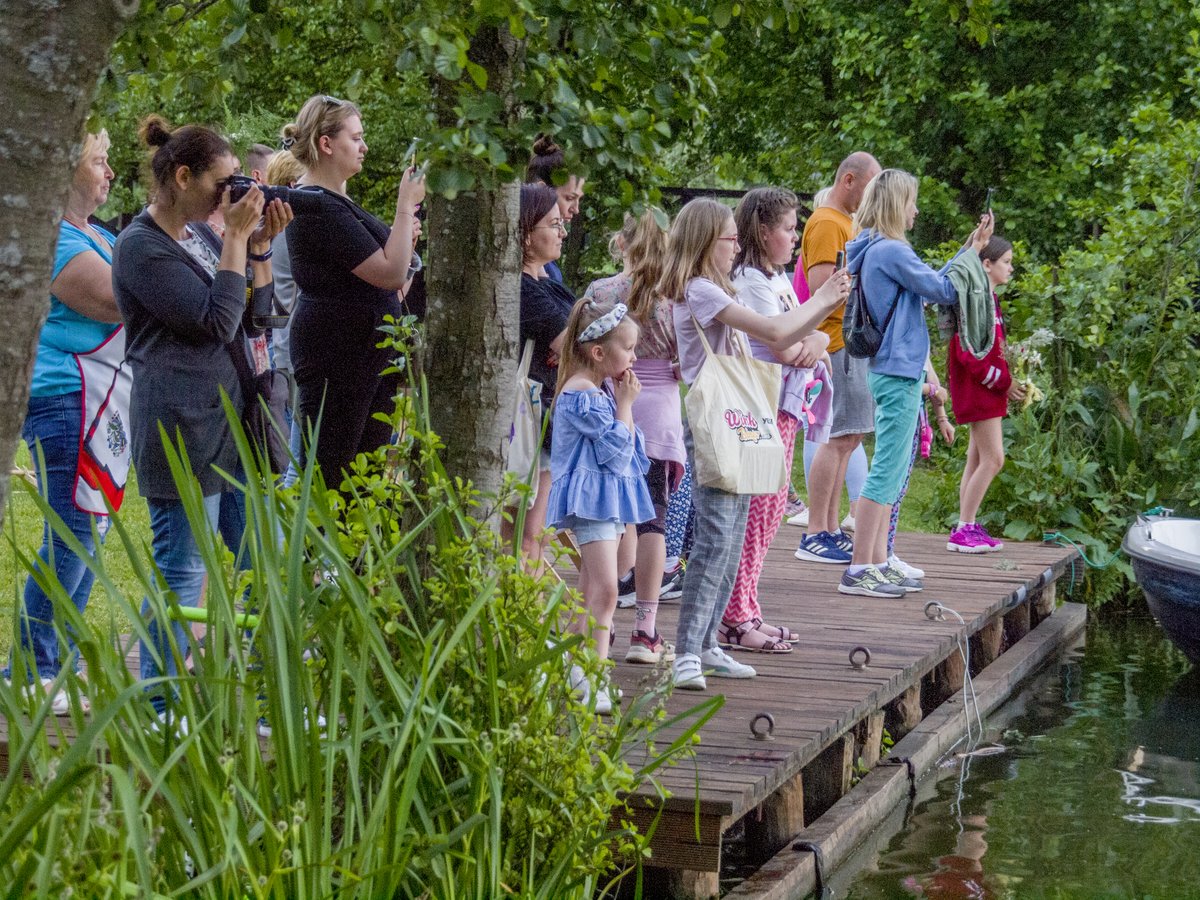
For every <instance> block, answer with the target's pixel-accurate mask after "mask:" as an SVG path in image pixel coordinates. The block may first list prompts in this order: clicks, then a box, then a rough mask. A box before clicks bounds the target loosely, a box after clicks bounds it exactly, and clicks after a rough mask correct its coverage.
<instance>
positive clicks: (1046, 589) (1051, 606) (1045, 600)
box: [1032, 581, 1058, 625]
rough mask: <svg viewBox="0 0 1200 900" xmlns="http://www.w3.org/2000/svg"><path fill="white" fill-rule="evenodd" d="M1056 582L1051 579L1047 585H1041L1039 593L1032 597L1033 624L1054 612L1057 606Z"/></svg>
mask: <svg viewBox="0 0 1200 900" xmlns="http://www.w3.org/2000/svg"><path fill="white" fill-rule="evenodd" d="M1057 584H1058V583H1057V582H1054V581H1052V582H1050V583H1049V584H1047V585H1043V586H1042V591H1041V593H1040V594H1038V595H1037V597H1035V598H1034V599H1033V601H1032V603H1033V616H1032V619H1033V622H1032V624H1033V625H1038V624H1039V623H1041V621H1042V620H1043V619H1045V618H1046V617H1047V616H1051V615H1053V614H1054V610H1055V608H1056V607H1057V606H1058V587H1057Z"/></svg>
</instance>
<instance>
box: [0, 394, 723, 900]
mask: <svg viewBox="0 0 1200 900" xmlns="http://www.w3.org/2000/svg"><path fill="white" fill-rule="evenodd" d="M398 416H400V424H401V425H402V426H403V427H402V428H401V429H400V430H401V433H402V435H403V436H402V439H401V443H400V445H399V446H398V447H396V448H392V449H391V450H386V451H385V450H381V451H379V452H378V453H377V454H375V455H374V456H373V457H371V458H367V459H363V458H360V461H359V463H358V467H357V468H356V470H355V472H354V474H353V475H352V476H351V477H350V478H349V479H348V480H347V481H346V482H345V483H344V484H343V485H342V491H341V492H340V493H339V492H337V491H334V490H332V489H330V488H329V487H327V486H326V485H325V484H324V483H323V481H322V478H321V475H320V472H319V471H317V470H315V468H313V467H312V466H310V467H309V468H308V469H306V470H305V471H304V472H303V475H302V478H301V479H300V481H299V482H298V483H297V484H296V485H295V486H294V487H292V488H289V489H287V490H283V489H280V488H278V487H277V486H276V485H275V482H274V481H273V479H271V478H270V477H267V476H264V474H263V473H262V471H261V468H260V466H259V460H258V459H257V458H256V457H255V455H254V453H253V452H252V451H251V450H250V448H249V446H248V445H247V444H246V441H245V438H244V435H242V433H241V431H240V427H239V426H238V424H237V422H236V421H235V420H234V418H233V417H232V416H231V421H233V424H234V428H235V432H236V433H237V435H238V439H239V445H240V450H241V457H242V463H243V467H244V469H245V471H246V473H248V474H247V476H246V478H245V479H244V480H242V481H241V482H240V483H238V484H237V485H236V489H237V490H239V491H242V492H244V494H245V498H246V511H247V529H246V540H245V543H244V545H243V548H242V550H243V552H244V553H246V554H248V559H249V563H250V565H249V568H248V569H246V570H245V571H241V570H239V569H238V568H237V567H236V566H235V565H234V562H233V555H232V553H231V552H230V551H229V550H228V549H227V548H225V547H224V546H223V545H222V544H221V543H220V542H219V541H218V540H217V539H216V538H215V536H213V535H212V534H211V533H210V531H209V530H208V528H207V527H206V526H205V524H204V522H205V519H204V514H203V509H202V498H201V495H200V492H199V487H198V484H197V482H196V481H195V479H194V478H192V477H191V475H190V467H189V464H188V460H187V456H186V451H185V449H184V448H171V447H170V443H169V442H168V447H169V448H170V456H171V463H172V466H173V468H174V470H175V474H176V481H177V484H178V485H179V488H180V494H181V498H182V500H183V503H184V505H185V508H186V510H187V513H188V516H189V519H190V521H191V523H192V526H193V528H194V530H195V532H196V534H197V535H198V536H200V548H201V553H202V556H203V559H204V565H205V568H206V571H207V574H208V589H207V596H206V606H205V608H206V611H207V619H208V628H207V634H206V636H205V638H204V644H203V652H198V653H196V654H195V656H194V659H193V664H194V674H184V675H181V676H178V677H174V678H170V679H163V680H161V682H160V683H159V684H157V685H147V684H143V683H141V682H139V681H138V680H137V678H136V676H134V675H133V674H131V673H130V671H129V670H128V669H127V667H126V664H125V653H126V650H127V648H125V647H119V646H117V645H115V644H114V640H113V632H112V630H111V629H109V628H104V627H99V628H98V627H95V626H94V625H92V624H89V622H87V621H85V620H84V619H83V618H82V617H80V616H79V615H78V613H77V612H76V611H75V610H74V608H73V606H72V605H71V603H70V601H69V599H68V598H67V597H66V595H65V593H64V592H63V589H62V587H61V586H60V585H58V584H56V583H55V582H54V579H53V576H52V575H49V576H47V575H43V574H38V575H37V576H36V577H37V578H39V579H40V580H41V582H42V584H43V587H44V588H45V589H46V590H47V592H48V594H49V595H50V597H51V598H52V600H53V601H54V603H55V608H56V615H57V616H58V617H59V619H58V621H60V622H62V623H63V625H64V627H66V628H69V629H71V630H72V633H73V634H74V635H75V637H76V641H77V644H78V647H79V650H80V654H81V656H82V658H83V660H84V661H85V663H86V672H87V674H86V680H81V679H80V678H78V677H77V676H76V675H75V674H73V673H71V672H69V671H64V674H63V675H62V676H61V678H60V683H61V684H62V685H64V686H66V687H67V688H68V690H69V691H70V692H72V693H73V694H82V695H84V696H86V697H87V698H88V700H89V701H90V703H91V707H92V712H91V713H90V715H87V716H85V715H83V714H81V713H80V712H78V708H76V711H74V712H73V713H72V716H71V723H70V724H71V729H67V728H66V726H65V725H63V726H62V727H59V724H56V720H55V719H54V718H53V717H50V716H48V703H47V702H45V701H34V700H30V699H29V698H28V697H26V696H23V695H22V694H20V693H19V692H17V691H15V690H14V689H12V688H10V687H8V686H6V685H3V684H0V714H3V715H4V717H5V718H6V719H7V721H8V727H9V746H8V753H9V769H8V773H7V776H6V777H5V780H4V781H3V783H2V784H0V810H2V811H3V815H2V818H0V885H7V886H8V887H7V895H8V896H11V897H16V896H27V895H31V894H32V895H37V896H52V897H68V896H76V897H125V896H153V897H165V896H189V897H192V896H197V897H211V898H229V897H253V898H268V897H270V898H318V897H320V898H325V897H362V898H378V897H445V898H460V897H461V898H485V897H486V898H494V897H501V896H507V895H512V896H520V897H541V898H560V897H580V898H583V897H592V896H595V895H596V894H597V893H598V892H605V891H608V890H611V889H612V887H613V886H614V884H615V883H616V881H617V880H619V879H620V878H621V877H623V875H625V874H626V873H627V872H628V871H629V870H630V869H631V868H632V867H634V866H636V865H637V862H638V860H639V859H641V857H642V855H643V854H644V850H645V840H646V838H645V836H644V835H639V834H637V833H636V832H635V830H634V829H633V828H632V826H630V825H629V824H628V821H627V817H625V816H624V815H623V814H622V808H623V807H622V804H621V798H622V797H625V796H627V795H628V794H630V793H631V792H634V791H637V790H645V789H650V790H655V789H656V788H655V786H654V782H653V776H654V772H655V771H656V770H657V769H658V768H659V767H660V766H663V765H667V764H670V763H671V762H672V761H673V760H674V759H676V758H678V757H679V756H680V755H681V754H683V753H685V752H686V751H687V747H688V746H690V744H691V743H692V740H693V738H694V735H695V732H696V730H697V729H698V727H699V725H700V724H701V723H702V722H703V721H704V720H706V719H707V717H709V716H711V714H712V713H713V712H714V711H715V709H716V708H717V706H718V705H719V703H720V698H719V697H718V698H713V699H712V700H710V701H708V702H707V703H705V704H702V705H700V706H698V707H696V708H694V709H693V710H691V711H690V712H689V713H687V714H685V715H683V716H679V717H677V718H676V719H674V720H669V719H668V717H667V715H666V713H665V711H664V707H663V702H662V701H663V698H664V696H665V693H666V691H667V689H668V688H667V685H666V684H665V682H663V681H661V680H660V681H659V682H658V683H657V684H656V685H654V686H652V687H651V688H650V689H649V690H648V692H647V693H646V694H645V695H643V696H640V697H636V698H629V699H627V700H626V701H625V708H624V711H623V714H617V715H614V716H612V717H611V718H600V717H597V716H595V715H594V714H593V713H592V712H591V711H590V710H588V709H586V708H584V707H582V706H580V705H579V704H578V703H577V702H575V701H574V700H572V699H571V697H570V694H569V686H568V684H567V675H566V671H565V665H564V654H571V655H572V657H573V658H576V659H578V660H582V661H583V662H584V664H585V665H586V667H588V668H589V669H590V670H591V671H593V673H595V672H597V671H598V670H599V669H600V667H601V666H602V665H604V664H602V663H600V662H599V660H598V659H596V657H595V656H594V655H592V654H589V653H588V652H587V649H586V648H584V647H582V646H579V638H578V637H573V636H572V637H568V636H567V635H566V634H565V633H563V632H561V631H560V630H559V623H560V622H562V621H564V619H565V617H566V616H567V615H569V614H570V613H572V612H573V611H574V610H575V608H576V607H575V600H574V598H573V597H572V595H571V594H570V592H568V591H567V590H566V589H565V587H564V585H563V584H562V583H561V581H559V580H557V579H556V578H554V577H553V576H552V575H547V576H542V577H533V576H531V575H529V574H527V573H525V572H524V570H523V569H522V567H521V566H520V564H519V562H518V561H517V560H516V559H514V558H513V556H512V555H511V553H510V552H509V550H508V548H505V547H502V546H501V545H500V542H499V539H498V537H497V536H496V535H495V533H494V531H493V529H492V528H491V527H490V526H489V525H488V524H485V522H486V520H487V519H488V513H489V510H488V509H486V508H485V507H484V506H483V505H482V502H483V501H482V498H480V497H478V496H476V495H475V494H474V493H473V492H472V490H471V488H470V485H464V484H460V483H456V482H455V481H453V480H452V479H451V478H449V477H448V476H447V474H446V472H445V470H444V469H443V467H442V465H441V463H440V461H439V459H438V456H437V449H438V446H439V444H438V440H437V437H436V435H433V434H432V433H431V432H430V431H429V430H428V417H427V414H426V411H425V410H423V409H421V408H420V403H419V401H409V402H407V403H405V404H402V407H401V411H400V412H399V413H398ZM34 496H35V497H36V494H34ZM39 503H40V500H39ZM40 505H41V508H42V512H43V514H44V515H46V516H47V517H48V518H49V519H50V520H51V522H52V523H53V524H54V525H55V527H57V528H58V529H59V530H60V531H62V530H63V529H62V523H61V522H58V521H55V518H56V517H55V516H54V514H53V512H52V511H51V510H50V509H49V508H48V507H47V506H46V505H45V504H44V503H40ZM108 547H109V549H108V551H107V553H106V554H99V555H98V556H97V558H96V559H95V561H94V562H93V563H92V565H93V566H94V568H95V571H96V576H97V577H96V588H95V590H96V591H97V592H99V593H101V594H103V596H104V597H106V599H107V601H108V603H109V605H110V608H111V609H113V610H114V611H116V613H117V614H118V615H123V616H125V617H127V618H128V620H129V621H130V622H132V623H133V628H134V635H135V637H142V638H145V637H147V636H148V635H147V633H146V624H145V621H144V620H143V617H142V616H141V615H140V605H141V602H142V597H141V596H130V595H129V594H128V592H123V591H121V590H119V589H118V588H117V586H116V584H115V583H114V581H113V579H112V578H111V576H110V572H109V569H108V564H106V562H105V559H106V557H111V556H113V555H114V553H117V555H119V556H121V557H124V558H127V559H128V561H129V562H130V564H131V565H132V568H133V571H134V572H135V573H136V576H137V580H138V583H139V587H140V590H141V592H142V593H144V595H145V596H146V597H148V598H149V602H150V606H151V609H152V612H153V615H154V616H156V617H168V616H171V615H178V606H177V604H176V601H175V598H174V597H173V595H172V594H171V593H170V592H168V591H167V590H166V589H165V587H164V586H163V584H162V582H161V577H160V576H159V575H158V574H157V572H156V570H155V568H154V566H153V563H152V561H151V558H150V554H149V550H148V548H147V547H146V545H145V543H144V540H142V539H139V538H138V537H135V535H134V534H133V533H131V532H130V530H129V529H128V528H127V527H126V526H125V523H124V522H123V520H122V517H121V516H120V515H116V516H114V517H113V528H112V532H111V533H110V536H109V539H108ZM117 548H119V551H118V549H117ZM23 561H24V562H25V563H28V562H29V560H28V559H27V558H24V557H23ZM247 611H248V612H250V613H253V614H254V615H253V618H251V619H250V620H249V624H247V619H245V618H244V617H243V616H242V615H241V614H242V613H244V612H247ZM17 652H18V656H19V653H20V651H19V648H18V650H17ZM172 652H174V653H176V654H178V648H177V647H173V648H172ZM21 662H22V660H21V659H19V658H18V659H17V660H16V663H17V668H18V670H19V667H20V664H21ZM177 662H178V663H179V664H181V669H180V671H184V670H183V669H182V663H183V662H184V661H183V660H182V659H177ZM147 687H154V688H156V689H159V690H164V689H165V690H166V691H167V692H168V694H169V696H170V706H169V709H170V712H171V716H172V720H173V721H174V722H179V721H180V720H181V719H183V720H186V723H187V726H188V728H187V731H186V733H182V732H177V731H176V730H175V728H173V727H162V726H161V724H160V723H159V722H158V720H157V718H156V716H155V713H154V710H153V708H152V706H151V704H150V702H149V701H148V699H147V693H146V688H147ZM318 715H322V716H324V721H325V723H326V724H325V725H324V727H321V725H320V724H319V722H318V718H317V717H318ZM260 720H261V721H262V722H264V723H266V724H269V725H270V727H271V734H270V737H269V738H268V739H260V737H259V735H258V732H257V726H258V724H259V723H260ZM680 720H682V722H683V723H684V724H687V725H690V727H689V728H686V729H684V730H683V735H682V736H681V737H679V738H677V739H669V740H668V739H663V741H662V745H661V746H660V745H656V744H655V743H654V738H655V736H656V735H657V734H659V733H660V732H661V731H662V729H664V728H670V729H672V733H674V732H675V731H678V726H679V725H680V724H681V721H680ZM69 730H70V731H73V735H70V736H69V735H68V734H67V733H66V732H68V731H69Z"/></svg>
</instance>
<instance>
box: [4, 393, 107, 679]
mask: <svg viewBox="0 0 1200 900" xmlns="http://www.w3.org/2000/svg"><path fill="white" fill-rule="evenodd" d="M82 409H83V392H82V391H75V392H73V393H70V394H59V395H57V396H54V397H30V398H29V412H28V413H27V414H26V416H25V425H24V427H23V428H22V429H21V436H22V437H23V438H24V439H25V442H26V443H27V444H29V451H30V453H31V454H32V456H33V464H34V467H35V468H36V469H37V477H38V491H39V492H40V493H41V494H42V496H43V497H45V498H46V502H47V503H49V504H50V508H51V509H53V510H54V511H55V512H56V513H58V515H59V516H60V517H61V518H62V520H63V522H64V523H65V524H66V526H67V528H68V529H69V530H70V532H71V534H73V535H75V537H76V538H78V539H79V542H80V543H81V544H83V547H84V549H85V550H86V551H87V552H88V555H89V556H93V555H95V552H96V544H95V541H94V540H93V538H92V522H93V520H94V521H95V523H96V530H97V531H98V532H99V533H100V535H101V539H103V536H104V533H105V532H106V531H107V530H108V516H93V515H92V514H91V513H86V512H84V511H83V510H81V509H79V507H77V506H76V505H75V471H76V466H77V465H78V462H79V423H80V421H81V419H82V416H83V412H82ZM39 447H41V455H42V457H44V459H45V466H44V467H43V466H42V460H41V459H39V457H38V448H39ZM38 559H39V560H40V562H37V563H35V565H37V566H38V568H39V570H40V571H42V572H44V573H46V574H47V575H48V574H50V573H51V572H52V573H53V574H54V577H56V578H57V579H58V581H59V583H60V584H61V585H62V586H63V590H64V591H65V592H66V594H67V596H68V597H70V598H71V602H72V603H74V604H75V608H76V609H77V610H79V611H80V613H82V612H83V610H84V607H86V606H87V601H88V595H89V594H90V593H91V592H92V581H93V579H94V577H95V576H94V575H93V573H92V570H91V569H90V568H88V564H87V562H86V561H84V560H83V559H81V558H80V557H78V556H76V555H75V554H74V553H72V552H71V550H70V549H69V548H68V547H67V545H66V543H65V542H64V541H63V539H62V538H61V537H59V536H58V535H57V534H55V533H54V531H53V529H51V527H50V524H49V523H46V525H45V527H44V528H43V530H42V548H41V550H40V551H38ZM24 607H25V609H24V615H23V616H22V617H21V628H20V642H21V646H22V647H23V648H24V649H25V650H26V651H27V652H31V653H32V659H30V660H28V661H27V665H28V664H29V663H32V664H34V665H36V666H37V672H36V674H37V675H38V676H39V677H41V678H54V677H56V676H57V675H58V673H59V671H60V670H61V663H60V661H59V656H58V642H59V635H58V633H57V631H56V629H55V627H54V606H53V604H52V603H51V602H50V598H49V597H47V596H46V592H45V591H43V590H42V589H41V588H40V587H39V586H38V584H37V582H36V581H35V580H34V579H33V577H32V576H30V577H29V578H27V579H26V580H25V596H24ZM62 637H63V640H65V641H66V642H67V647H68V651H69V659H68V660H67V663H68V664H69V665H73V666H74V665H77V664H78V658H77V654H76V651H75V641H74V639H73V636H72V635H71V633H70V632H69V631H68V630H66V629H64V632H63V635H62ZM11 668H12V666H11V664H10V665H9V667H8V669H6V670H5V673H4V674H5V676H6V677H8V676H10V675H11ZM34 674H35V673H33V672H30V673H28V675H27V678H32V677H33V675H34Z"/></svg>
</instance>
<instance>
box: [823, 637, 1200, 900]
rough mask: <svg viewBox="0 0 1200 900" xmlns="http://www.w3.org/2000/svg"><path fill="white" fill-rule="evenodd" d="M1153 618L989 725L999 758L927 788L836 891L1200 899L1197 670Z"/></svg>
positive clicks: (1052, 674) (1071, 658) (952, 772)
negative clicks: (1193, 668) (1172, 643)
mask: <svg viewBox="0 0 1200 900" xmlns="http://www.w3.org/2000/svg"><path fill="white" fill-rule="evenodd" d="M1188 669H1189V666H1188V663H1187V661H1186V660H1185V659H1184V657H1183V656H1182V654H1180V653H1179V652H1178V651H1177V650H1175V648H1174V647H1172V646H1171V645H1170V644H1169V643H1168V642H1167V640H1166V638H1165V637H1163V635H1162V632H1161V630H1160V629H1159V628H1158V627H1157V626H1156V625H1155V624H1154V622H1153V621H1151V620H1150V619H1149V618H1148V617H1145V616H1140V615H1132V614H1122V615H1120V616H1117V617H1114V616H1107V617H1105V618H1104V620H1103V621H1100V622H1098V623H1093V624H1091V625H1090V626H1089V628H1088V633H1087V643H1086V646H1084V647H1081V648H1079V649H1077V650H1074V651H1071V652H1070V653H1068V654H1067V655H1066V656H1064V657H1063V658H1062V659H1060V660H1059V661H1058V662H1056V663H1054V664H1052V665H1051V666H1049V667H1048V668H1047V669H1044V670H1043V671H1042V672H1041V673H1039V674H1038V675H1037V676H1035V677H1034V678H1033V679H1032V680H1031V681H1029V682H1027V683H1026V684H1025V685H1024V686H1023V688H1022V690H1020V691H1019V692H1018V693H1017V694H1015V695H1014V696H1013V698H1012V699H1011V700H1010V701H1009V702H1008V703H1007V704H1005V706H1003V707H1001V708H1000V709H998V710H997V711H995V712H994V713H993V714H992V715H991V716H990V717H989V718H988V720H987V721H986V723H985V725H986V728H987V733H986V735H985V738H984V741H983V742H982V743H983V744H988V743H995V744H999V745H1001V746H1002V747H1003V750H1002V751H1000V752H996V753H995V754H994V755H979V756H975V757H972V758H970V759H968V760H966V761H965V762H964V761H962V760H955V761H953V762H951V763H949V764H947V765H945V766H943V767H942V768H940V769H939V770H938V772H937V773H936V776H933V775H931V776H928V777H926V778H925V779H924V780H923V781H922V782H921V783H920V785H919V790H918V794H917V798H916V800H915V801H914V802H913V803H912V804H911V805H910V806H909V807H908V808H900V809H897V810H896V811H895V812H894V813H893V814H892V816H890V817H889V819H888V821H887V822H885V823H884V826H883V827H882V828H881V829H880V830H879V831H878V832H876V834H875V836H874V837H873V838H872V839H871V840H869V841H868V842H867V844H866V845H864V847H862V848H860V849H859V851H858V852H857V853H856V854H855V856H854V857H853V858H852V859H851V860H849V861H848V862H847V863H846V864H845V865H843V866H842V867H841V868H840V870H839V871H838V873H836V874H835V876H834V877H833V878H832V879H831V885H830V886H831V888H832V890H833V892H834V896H836V897H839V898H842V897H851V898H856V900H859V898H861V900H874V898H911V897H946V898H950V897H953V898H970V897H979V898H984V897H986V898H1014V900H1017V898H1019V900H1024V898H1075V897H1080V898H1092V897H1114V898H1115V897H1136V898H1163V900H1166V898H1171V900H1174V898H1187V897H1200V671H1197V672H1189V671H1188Z"/></svg>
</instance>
